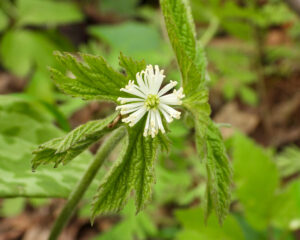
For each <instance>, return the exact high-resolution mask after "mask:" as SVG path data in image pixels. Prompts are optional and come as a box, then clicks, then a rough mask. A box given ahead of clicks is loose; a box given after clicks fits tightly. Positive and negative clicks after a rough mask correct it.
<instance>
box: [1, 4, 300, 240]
mask: <svg viewBox="0 0 300 240" xmlns="http://www.w3.org/2000/svg"><path fill="white" fill-rule="evenodd" d="M78 2H80V1H78ZM87 2H92V1H87ZM94 2H96V9H97V10H99V14H100V16H101V17H103V16H114V17H115V18H116V19H117V23H115V24H108V22H109V20H107V21H106V23H105V24H103V23H101V24H97V22H95V20H94V19H93V20H91V16H87V13H86V12H85V7H84V4H85V1H81V2H80V4H78V3H77V1H55V0H43V1H41V0H16V1H1V2H0V57H1V59H0V65H1V71H5V72H8V73H9V74H12V75H16V76H19V77H21V78H22V79H25V80H26V82H27V84H26V86H25V88H24V92H23V93H18V94H14V95H15V96H5V97H4V96H2V97H1V99H0V142H1V144H0V156H1V159H0V175H1V180H0V195H1V196H2V197H3V196H6V197H7V196H9V197H13V196H12V195H11V193H12V192H13V191H14V190H15V189H18V191H21V192H22V193H23V195H24V196H29V195H30V196H36V197H51V196H56V197H66V196H67V194H68V193H69V191H70V189H71V188H72V186H73V185H74V183H75V182H76V181H77V180H78V177H79V176H80V173H81V172H82V170H83V169H84V168H85V167H86V163H87V162H88V161H89V159H90V155H89V154H88V153H86V154H85V155H83V156H82V157H79V158H78V159H77V160H76V161H74V163H71V164H70V165H69V166H68V168H63V167H62V168H59V169H51V168H49V167H44V168H43V170H42V171H39V173H31V167H30V162H29V159H30V154H31V150H33V149H34V148H36V146H37V145H38V144H39V143H42V142H44V141H46V140H48V139H51V138H52V137H56V136H57V137H58V136H61V135H62V134H63V131H62V130H60V129H58V128H57V127H54V126H53V124H52V123H53V122H54V121H55V122H56V123H58V124H59V126H60V128H63V129H64V130H69V129H70V126H69V123H68V120H67V119H68V118H69V117H70V116H71V115H72V114H73V113H74V112H76V111H77V110H79V109H80V108H82V107H83V106H85V105H86V103H83V102H82V101H81V100H79V99H71V98H69V97H66V96H63V95H62V94H60V93H59V92H58V91H57V90H56V88H55V86H54V84H53V82H52V81H51V79H50V77H49V73H48V70H47V67H48V66H50V65H51V66H54V67H58V68H59V66H57V65H56V62H55V61H54V57H53V51H54V50H60V51H73V52H75V51H79V50H80V51H83V52H87V53H92V54H96V55H101V56H105V58H106V59H108V61H109V63H110V64H111V65H112V66H115V67H116V66H117V63H118V62H117V56H119V52H120V51H122V52H123V53H124V54H126V55H130V56H133V57H134V58H137V59H145V60H146V61H147V62H148V63H152V64H159V65H161V66H163V68H165V69H166V72H167V74H168V75H170V76H172V78H173V79H174V80H178V79H179V78H180V77H179V73H178V72H177V71H176V70H175V69H176V67H175V66H176V61H175V60H174V58H173V56H172V52H171V48H170V46H169V43H168V42H167V41H166V34H165V32H164V30H162V28H161V25H160V22H161V16H160V15H159V13H158V10H157V9H156V8H154V7H153V6H152V5H146V6H145V5H143V6H141V5H142V4H141V1H138V0H127V1H124V0H114V1H111V0H102V1H94ZM147 2H151V1H147ZM239 2H242V4H237V1H234V0H227V1H221V0H191V3H192V10H193V15H194V17H195V19H196V22H197V31H198V32H199V33H200V35H201V36H202V38H201V39H200V40H199V42H200V43H202V44H203V43H204V44H205V47H206V56H207V59H208V63H209V76H210V81H208V85H209V86H210V87H212V88H217V89H219V90H220V91H221V93H222V95H223V96H224V98H225V100H226V101H231V100H233V99H235V98H239V99H240V100H241V101H242V102H244V103H246V104H250V105H254V106H255V105H257V104H259V102H260V96H259V95H258V93H257V84H258V82H259V76H258V74H257V69H256V61H257V52H256V51H257V49H256V47H257V46H256V41H257V39H256V37H255V30H256V29H257V28H259V29H260V30H262V32H263V35H264V42H266V39H267V34H268V32H267V31H268V29H270V28H272V29H278V28H280V29H282V30H283V31H284V32H285V34H286V35H287V36H288V38H289V42H290V44H283V45H274V46H269V45H265V46H264V48H263V54H264V59H263V63H264V66H263V67H264V74H265V75H266V76H267V77H268V76H273V75H280V76H286V75H288V74H290V73H291V72H292V70H293V69H294V68H296V67H299V66H297V65H298V64H297V63H298V62H299V58H300V52H299V44H298V43H297V41H298V42H299V39H300V31H299V29H300V28H299V26H300V23H299V20H296V17H295V15H294V14H293V13H292V12H291V11H290V10H289V9H288V8H287V6H286V5H284V3H283V1H277V0H272V1H271V0H269V1H268V3H267V4H265V5H263V6H262V7H258V6H257V5H256V1H254V0H251V1H239ZM274 13H276V14H274ZM87 19H88V20H87ZM120 19H121V20H120ZM91 22H92V24H91ZM76 24H86V25H87V27H86V29H85V31H86V33H87V36H85V37H87V38H88V39H87V41H82V42H80V44H74V41H72V40H73V39H72V37H74V35H71V36H68V34H66V33H65V32H64V31H63V30H62V29H63V28H64V27H66V26H72V25H76ZM287 25H292V26H291V27H289V28H288V30H285V27H282V26H287ZM76 34H77V33H76ZM222 36H225V37H224V39H222ZM217 37H220V38H221V40H219V41H221V43H219V42H218V41H215V42H214V39H216V38H217ZM228 39H229V40H228ZM222 40H223V42H222ZM0 81H1V80H0ZM170 129H171V132H170V134H169V137H170V139H171V142H172V145H173V149H172V151H171V152H169V154H168V155H166V154H165V155H161V156H160V157H159V160H158V163H157V173H156V175H157V179H159V181H157V183H156V185H155V188H154V196H153V203H152V207H149V208H148V209H147V210H146V211H144V212H142V213H140V214H139V215H137V216H136V215H135V211H136V210H135V208H134V204H133V203H132V202H129V203H128V205H127V206H126V208H125V209H124V210H123V211H122V212H121V214H120V216H121V220H120V221H119V222H118V223H117V224H116V225H115V226H113V227H112V228H111V229H109V230H107V231H106V232H104V233H103V234H102V233H101V234H100V235H99V236H98V237H96V238H95V239H101V240H104V239H119V236H122V239H126V240H127V239H128V240H129V239H150V238H153V239H166V240H169V239H178V240H193V239H195V240H198V239H208V240H210V239H212V240H214V239H228V240H229V239H246V240H252V239H257V240H260V239H261V240H264V239H278V240H279V239H287V240H289V239H291V240H292V239H296V238H295V237H294V236H293V231H296V230H298V229H299V228H300V180H299V176H298V174H299V170H300V164H299V160H300V149H299V148H298V147H297V146H287V147H285V148H284V149H283V151H282V152H280V153H279V154H277V153H274V152H275V151H274V149H271V150H270V149H265V148H263V147H261V146H258V145H257V144H256V143H255V142H254V141H253V140H250V139H249V138H248V137H246V136H244V135H242V134H240V133H237V134H236V135H234V136H233V137H232V138H231V139H229V140H228V149H229V150H230V153H231V154H230V155H231V158H232V161H233V170H234V181H235V185H234V186H233V188H234V192H233V202H232V203H231V214H230V215H229V216H228V217H227V218H226V219H225V221H224V224H223V226H222V227H220V226H219V225H218V223H217V218H216V217H215V216H214V215H213V216H212V217H211V218H210V219H209V220H208V222H207V224H206V225H205V223H204V218H203V210H202V209H201V208H200V207H199V206H198V203H199V202H200V203H202V202H203V201H204V199H205V178H206V176H205V171H204V166H203V164H202V163H201V162H199V161H198V160H197V156H196V154H195V150H194V146H193V145H192V144H191V142H190V134H191V129H190V126H189V124H186V125H185V124H183V123H181V122H176V123H175V122H174V123H173V124H172V125H171V126H170ZM16 149H17V151H16ZM4 170H10V171H11V172H12V174H10V175H7V171H4ZM5 174H6V175H5ZM101 174H102V173H100V174H99V179H101V176H102V175H101ZM32 175H34V177H32ZM291 176H292V178H291V180H288V181H286V179H287V178H289V177H291ZM54 178H55V179H59V180H60V181H51V179H54ZM97 184H98V182H97V183H95V186H93V187H94V188H96V186H97ZM45 187H47V189H48V191H47V192H45V191H44V190H43V189H44V188H45ZM38 201H39V200H37V202H38ZM25 202H26V201H25V200H24V199H23V198H16V199H9V200H4V201H2V202H1V210H0V215H1V216H14V215H16V214H19V213H20V211H22V209H23V207H24V205H25ZM30 202H31V204H32V205H34V203H35V200H34V199H33V200H30ZM192 205H197V206H196V207H194V208H191V207H189V206H192ZM188 207H189V208H188ZM178 208H179V209H178ZM85 210H86V208H85ZM87 211H88V210H87ZM164 211H165V212H168V213H165V212H164ZM162 212H163V213H162ZM172 214H174V215H175V217H173V215H172ZM83 216H84V214H83Z"/></svg>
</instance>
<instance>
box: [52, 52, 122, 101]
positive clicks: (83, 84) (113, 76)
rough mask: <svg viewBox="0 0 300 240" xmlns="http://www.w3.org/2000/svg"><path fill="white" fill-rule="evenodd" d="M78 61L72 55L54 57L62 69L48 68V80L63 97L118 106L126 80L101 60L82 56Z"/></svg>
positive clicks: (86, 55)
mask: <svg viewBox="0 0 300 240" xmlns="http://www.w3.org/2000/svg"><path fill="white" fill-rule="evenodd" d="M80 56H81V58H82V61H81V60H78V59H76V58H75V57H74V56H72V55H71V54H67V53H65V54H63V53H59V52H58V53H56V58H57V60H58V61H59V62H60V64H61V65H62V67H63V68H64V69H65V71H66V72H63V73H62V72H61V71H59V70H57V69H53V68H51V69H50V70H51V76H52V78H53V80H54V81H55V83H56V84H57V86H58V87H59V88H60V89H61V90H62V91H63V92H65V93H66V94H69V95H71V96H73V97H81V98H83V99H96V100H109V101H114V102H117V99H118V97H122V95H123V93H122V92H120V89H121V88H122V87H124V86H125V85H126V84H127V80H126V77H125V76H123V75H122V74H121V73H119V72H117V71H115V70H114V69H112V68H111V67H110V66H109V65H108V64H107V62H106V61H105V60H104V59H103V58H102V57H98V56H97V57H96V56H92V55H88V54H81V55H80Z"/></svg>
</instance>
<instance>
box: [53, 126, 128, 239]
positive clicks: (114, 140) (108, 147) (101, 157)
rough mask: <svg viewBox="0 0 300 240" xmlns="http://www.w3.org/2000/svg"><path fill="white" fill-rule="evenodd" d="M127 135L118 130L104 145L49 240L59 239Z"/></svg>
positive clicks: (77, 187) (73, 193)
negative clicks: (96, 177) (101, 170)
mask: <svg viewBox="0 0 300 240" xmlns="http://www.w3.org/2000/svg"><path fill="white" fill-rule="evenodd" d="M125 133H126V131H125V128H123V127H120V128H118V129H117V130H115V131H114V132H113V133H112V135H111V136H110V137H109V138H108V139H107V140H106V141H105V142H104V143H103V145H102V146H101V148H100V149H99V150H98V152H97V154H96V156H95V158H94V159H93V161H92V162H91V163H90V165H89V166H88V168H87V169H86V171H85V173H84V174H83V176H82V178H81V179H80V181H79V182H78V183H77V185H76V186H75V188H74V190H73V191H72V192H71V194H70V196H69V198H68V201H67V203H66V205H65V206H64V208H63V210H62V211H61V213H60V215H59V217H58V218H57V219H56V221H55V223H54V226H53V227H52V230H51V233H50V236H49V240H56V239H57V238H58V236H59V234H60V233H61V231H62V229H63V228H64V226H65V225H66V224H67V223H68V220H69V219H70V218H71V216H72V215H73V213H74V211H75V208H76V206H77V204H78V202H79V201H80V199H81V198H82V197H83V195H84V193H85V191H86V190H87V189H88V187H89V185H90V184H91V182H92V180H93V179H94V177H95V176H96V174H97V172H98V170H99V169H100V167H101V166H102V164H103V162H104V161H105V159H107V157H108V156H109V154H110V153H111V152H112V151H113V149H114V148H115V146H116V145H117V144H118V143H119V142H120V140H121V139H122V138H123V137H124V136H125Z"/></svg>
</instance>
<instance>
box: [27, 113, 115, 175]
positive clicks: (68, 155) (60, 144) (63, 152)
mask: <svg viewBox="0 0 300 240" xmlns="http://www.w3.org/2000/svg"><path fill="white" fill-rule="evenodd" d="M117 115H118V112H116V113H114V114H112V115H110V116H109V117H107V118H105V119H103V120H95V121H90V122H88V123H86V124H83V125H81V126H79V127H78V128H76V129H74V130H73V131H71V132H70V133H68V134H67V135H66V136H65V137H60V138H55V139H53V140H50V141H49V142H46V143H44V144H42V145H40V146H39V148H38V149H37V150H35V151H34V152H33V154H34V155H35V156H34V158H33V160H32V168H33V169H36V168H37V167H38V166H39V165H41V164H48V163H54V164H55V165H54V166H55V167H57V166H58V165H59V164H60V163H63V164H66V163H68V162H69V161H71V160H72V159H73V158H75V157H76V156H78V155H79V154H80V153H82V152H83V151H84V150H85V149H87V148H88V147H89V146H90V145H91V144H93V143H94V142H96V141H97V140H99V139H100V138H101V137H102V136H103V135H104V134H105V133H107V132H109V131H111V130H112V129H113V128H109V127H108V125H109V124H110V123H111V122H112V121H113V120H114V119H115V118H116V117H117Z"/></svg>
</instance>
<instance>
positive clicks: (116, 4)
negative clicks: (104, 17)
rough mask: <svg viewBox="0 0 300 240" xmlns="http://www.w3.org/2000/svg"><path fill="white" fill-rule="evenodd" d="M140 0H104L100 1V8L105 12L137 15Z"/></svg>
mask: <svg viewBox="0 0 300 240" xmlns="http://www.w3.org/2000/svg"><path fill="white" fill-rule="evenodd" d="M138 3H139V0H127V1H126V2H125V1H123V0H114V1H111V0H102V1H101V2H100V3H99V5H100V6H99V10H100V11H101V13H103V14H111V13H115V14H119V15H121V16H130V15H136V13H137V12H136V8H137V7H138Z"/></svg>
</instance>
